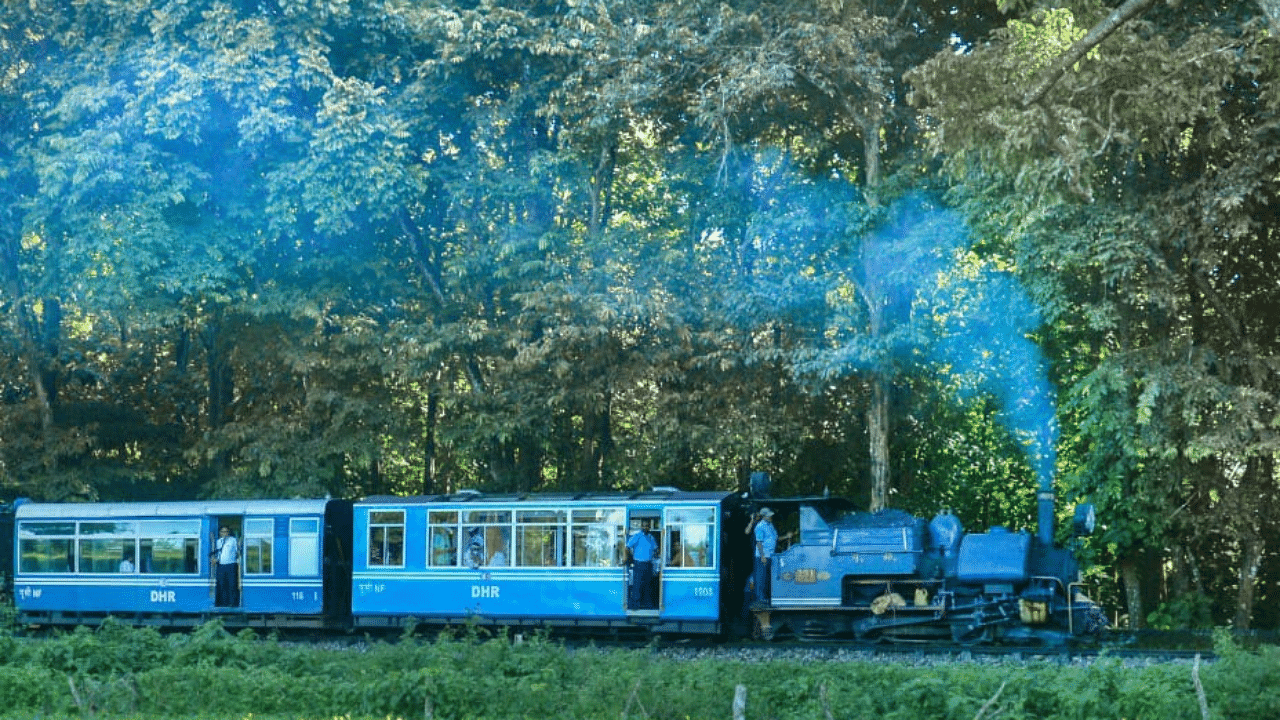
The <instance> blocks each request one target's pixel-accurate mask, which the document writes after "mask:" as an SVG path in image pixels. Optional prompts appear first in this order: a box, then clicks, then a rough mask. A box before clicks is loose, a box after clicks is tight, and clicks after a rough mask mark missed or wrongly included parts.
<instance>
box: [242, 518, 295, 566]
mask: <svg viewBox="0 0 1280 720" xmlns="http://www.w3.org/2000/svg"><path fill="white" fill-rule="evenodd" d="M274 535H275V521H274V520H272V519H271V518H253V519H246V520H245V521H244V574H245V575H270V574H271V542H272V540H273V539H274ZM291 567H292V566H291Z"/></svg>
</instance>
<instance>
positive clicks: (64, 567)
mask: <svg viewBox="0 0 1280 720" xmlns="http://www.w3.org/2000/svg"><path fill="white" fill-rule="evenodd" d="M75 535H76V524H75V523H73V522H23V523H18V552H19V555H20V558H19V560H18V569H19V570H21V571H22V572H28V573H70V572H75V569H76V566H75V554H74V553H73V543H74V542H75Z"/></svg>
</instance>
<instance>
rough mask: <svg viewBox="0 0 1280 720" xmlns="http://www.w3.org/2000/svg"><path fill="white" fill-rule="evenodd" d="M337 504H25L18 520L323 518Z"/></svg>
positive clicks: (251, 502)
mask: <svg viewBox="0 0 1280 720" xmlns="http://www.w3.org/2000/svg"><path fill="white" fill-rule="evenodd" d="M332 502H336V501H334V500H328V499H311V500H194V501H184V502H109V503H23V504H21V505H19V506H18V509H17V518H18V519H19V520H30V519H36V518H118V517H142V518H146V517H189V516H191V515H296V514H316V515H319V514H323V513H324V511H325V508H326V507H327V506H328V505H329V504H330V503H332Z"/></svg>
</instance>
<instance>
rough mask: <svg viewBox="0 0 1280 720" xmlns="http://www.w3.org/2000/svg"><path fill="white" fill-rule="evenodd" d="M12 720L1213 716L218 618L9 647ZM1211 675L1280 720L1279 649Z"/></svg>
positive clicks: (1075, 698)
mask: <svg viewBox="0 0 1280 720" xmlns="http://www.w3.org/2000/svg"><path fill="white" fill-rule="evenodd" d="M0 650H8V651H10V652H6V653H5V654H4V655H3V656H2V657H0V720H7V718H19V717H32V716H40V717H45V718H56V717H80V718H84V717H90V716H92V717H95V718H102V719H104V720H116V719H117V718H130V719H134V718H136V719H137V720H152V719H156V720H159V719H161V718H164V719H165V720H204V719H205V718H209V719H212V718H219V719H225V718H244V719H245V720H250V719H251V720H303V719H309V720H328V719H329V718H341V719H342V720H363V719H365V718H369V719H374V718H376V719H378V720H383V719H387V718H403V719H404V720H410V719H416V718H423V717H426V716H428V715H430V716H431V717H434V718H451V719H452V718H477V719H480V718H483V719H493V720H500V719H501V720H505V719H508V718H512V719H514V718H538V719H539V720H541V719H542V718H565V719H574V718H583V719H591V720H595V719H597V718H621V719H622V720H631V719H633V718H634V719H637V720H638V719H643V720H700V719H701V718H717V719H723V718H727V717H729V716H730V713H731V705H732V701H733V696H734V688H735V687H736V686H737V685H739V684H741V685H744V686H745V687H746V688H748V698H747V715H746V716H747V718H748V720H758V719H765V718H767V719H769V720H812V719H814V718H817V719H819V720H820V719H822V718H825V717H831V718H838V719H839V720H860V719H862V718H867V719H868V720H871V719H874V720H899V719H901V720H907V719H911V720H914V719H915V718H929V719H930V720H949V719H955V720H972V719H973V718H975V717H982V718H996V717H998V718H1001V720H1033V719H1034V720H1059V719H1061V720H1093V719H1094V718H1098V719H1102V718H1107V719H1108V720H1110V719H1114V718H1125V719H1126V720H1199V718H1200V710H1199V703H1198V699H1197V693H1196V689H1195V685H1194V682H1193V680H1192V667H1191V666H1190V665H1189V664H1163V665H1156V666H1152V667H1145V668H1133V667H1128V666H1126V665H1125V664H1123V663H1121V662H1120V661H1118V660H1114V659H1102V660H1099V661H1095V662H1093V663H1090V664H1089V665H1087V666H1083V667H1059V666H1055V665H1051V664H1047V663H1046V664H1034V663H1033V664H1027V665H1023V666H1016V665H1015V666H1011V665H1003V666H987V665H980V664H971V663H970V664H966V663H955V664H949V665H939V666H936V667H923V668H918V667H910V666H907V665H901V664H896V663H893V662H848V663H836V662H830V663H800V662H794V661H778V662H747V661H728V660H703V661H677V660H671V659H667V658H664V657H662V656H661V655H658V654H656V653H653V652H648V651H644V650H612V649H593V648H586V649H581V648H579V649H573V650H568V649H564V648H562V647H560V646H558V645H557V644H555V643H553V642H550V641H548V640H547V639H546V638H545V637H541V636H535V637H534V638H532V639H530V640H528V641H526V642H522V643H515V642H511V641H509V640H508V639H506V638H498V639H493V640H487V641H486V640H481V639H480V638H479V637H477V636H476V635H475V634H474V633H469V634H464V635H463V636H462V637H457V638H454V637H442V638H440V639H438V640H435V641H432V642H425V641H422V640H420V639H417V638H402V639H401V640H400V641H399V642H390V643H389V642H368V643H366V644H364V645H362V646H361V647H360V648H356V649H346V648H340V647H337V648H335V647H326V648H316V647H309V646H306V645H301V644H291V643H280V642H277V641H276V640H274V639H271V638H266V639H264V638H260V637H257V636H255V635H252V634H249V633H241V634H239V635H232V634H230V633H228V632H226V630H225V629H224V628H223V627H222V626H221V625H220V624H218V623H211V624H209V625H206V626H203V627H201V628H199V629H198V630H196V631H194V632H191V633H187V634H178V635H170V636H162V635H160V634H158V633H155V632H153V631H148V630H133V629H130V628H126V627H123V626H120V625H117V624H111V623H108V624H107V625H104V626H103V627H102V628H99V629H97V630H88V629H78V630H76V631H74V632H71V633H67V634H65V635H61V636H57V637H53V638H48V639H42V640H38V641H32V640H28V639H25V638H18V637H12V636H7V637H6V636H0ZM1218 652H1219V656H1218V659H1217V660H1216V661H1215V662H1213V663H1206V664H1204V665H1203V666H1202V667H1201V668H1200V670H1199V674H1200V678H1201V680H1202V686H1203V689H1204V693H1205V698H1206V700H1207V702H1208V705H1209V707H1210V710H1211V715H1212V717H1213V718H1214V720H1234V719H1236V718H1239V719H1240V720H1245V719H1248V720H1252V719H1253V718H1264V717H1265V718H1269V717H1280V650H1277V649H1275V648H1267V649H1264V650H1261V651H1259V652H1249V651H1245V650H1242V649H1240V648H1238V647H1236V646H1235V645H1234V644H1232V643H1231V642H1230V641H1229V640H1227V639H1225V638H1223V639H1220V646H1219V649H1218Z"/></svg>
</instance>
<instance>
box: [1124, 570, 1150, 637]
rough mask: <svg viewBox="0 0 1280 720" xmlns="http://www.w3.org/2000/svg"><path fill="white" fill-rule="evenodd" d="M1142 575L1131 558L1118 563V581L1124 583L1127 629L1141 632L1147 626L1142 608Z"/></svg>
mask: <svg viewBox="0 0 1280 720" xmlns="http://www.w3.org/2000/svg"><path fill="white" fill-rule="evenodd" d="M1141 577H1142V573H1141V571H1140V568H1139V567H1138V563H1137V562H1135V561H1134V560H1133V559H1131V558H1125V559H1124V560H1122V561H1120V580H1121V581H1122V582H1123V583H1124V600H1125V608H1126V610H1127V611H1128V613H1129V629H1131V630H1141V629H1142V628H1144V627H1146V626H1147V616H1146V612H1145V611H1144V610H1143V607H1142V579H1141Z"/></svg>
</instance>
